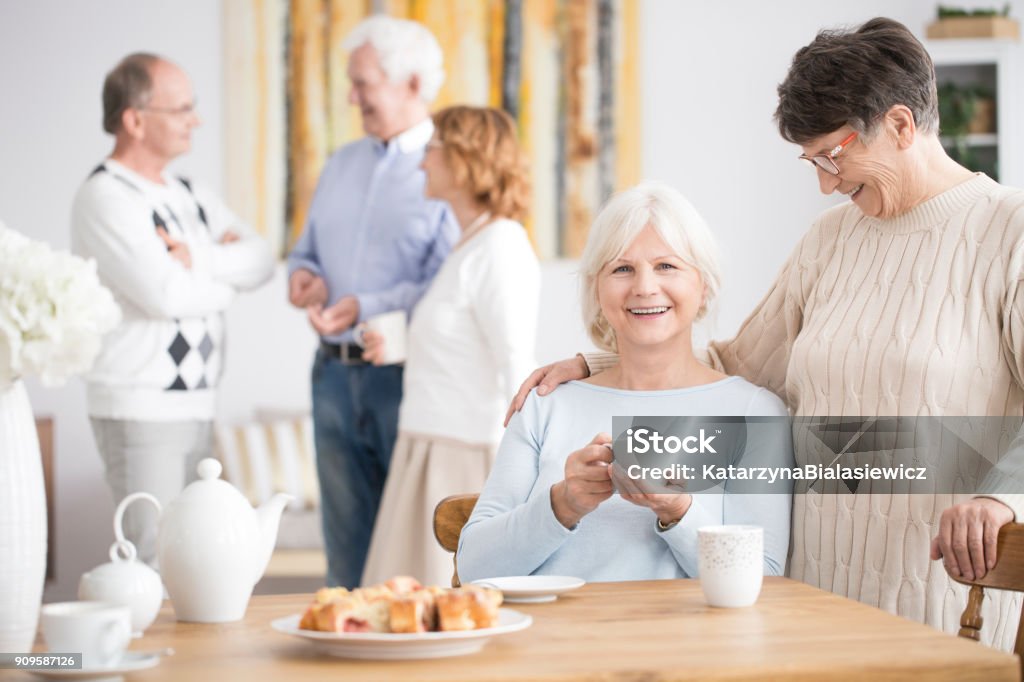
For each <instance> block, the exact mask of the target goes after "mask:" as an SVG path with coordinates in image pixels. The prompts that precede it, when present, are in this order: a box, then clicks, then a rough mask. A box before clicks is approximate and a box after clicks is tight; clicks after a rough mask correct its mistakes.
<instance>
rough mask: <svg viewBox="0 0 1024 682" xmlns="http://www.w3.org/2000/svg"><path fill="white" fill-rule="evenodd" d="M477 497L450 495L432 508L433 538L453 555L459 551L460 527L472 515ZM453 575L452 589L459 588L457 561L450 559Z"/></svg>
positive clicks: (453, 558)
mask: <svg viewBox="0 0 1024 682" xmlns="http://www.w3.org/2000/svg"><path fill="white" fill-rule="evenodd" d="M478 497H480V496H479V495H451V496H449V497H446V498H444V499H443V500H441V501H440V502H438V503H437V506H436V507H435V508H434V537H435V538H437V541H438V543H439V544H440V545H441V546H442V547H444V548H445V549H446V550H448V551H449V552H452V553H455V552H457V551H458V549H459V536H460V535H461V534H462V527H463V526H465V525H466V521H469V515H470V514H472V513H473V507H475V506H476V500H477V498H478ZM452 565H453V566H454V571H455V572H454V573H453V574H452V587H459V586H460V585H461V584H462V583H461V582H459V561H458V558H457V557H454V556H453V557H452Z"/></svg>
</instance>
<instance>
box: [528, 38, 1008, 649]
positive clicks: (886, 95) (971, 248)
mask: <svg viewBox="0 0 1024 682" xmlns="http://www.w3.org/2000/svg"><path fill="white" fill-rule="evenodd" d="M778 93H779V103H778V108H777V110H776V112H775V118H776V121H777V123H778V126H779V131H780V133H781V134H782V136H783V137H784V138H785V139H786V140H788V141H790V142H793V143H795V144H797V145H799V146H800V147H801V148H802V149H803V154H801V155H800V158H801V159H804V160H805V161H808V162H809V163H810V164H812V166H811V167H812V169H813V170H814V171H815V172H816V174H817V180H818V183H819V184H820V186H821V191H822V192H823V193H825V194H831V193H834V192H839V193H841V194H844V195H846V196H847V197H849V201H846V202H844V203H842V204H840V205H839V206H836V207H834V208H832V209H829V210H828V211H826V212H825V213H823V214H822V215H821V216H820V217H819V218H818V220H817V221H816V222H815V224H814V225H813V226H812V227H811V230H810V231H809V233H808V234H807V235H806V236H805V237H804V238H803V239H802V240H801V241H800V243H799V244H798V245H797V247H796V249H795V250H794V252H793V254H792V255H791V257H790V258H789V261H788V262H787V263H786V265H785V266H784V268H783V270H782V272H781V274H780V275H779V276H778V278H777V279H776V281H775V283H774V284H773V285H772V287H771V289H770V290H769V292H768V294H767V296H766V297H765V298H764V300H762V301H761V303H760V304H759V305H758V306H757V308H756V309H755V310H754V311H753V313H752V314H751V315H750V317H749V318H748V319H747V320H746V321H745V322H744V323H743V325H742V326H741V327H740V330H739V332H738V334H737V335H736V337H735V338H733V339H732V340H730V341H726V342H722V343H714V344H712V345H711V347H710V356H711V361H712V362H713V366H715V367H716V368H720V369H722V370H724V371H726V372H730V373H735V374H738V375H740V376H742V377H744V378H746V379H747V380H749V381H751V382H753V383H755V384H758V385H762V386H766V387H767V388H769V389H771V390H772V391H774V392H775V393H776V394H777V395H779V396H781V397H783V398H784V399H785V401H786V402H787V404H788V406H789V408H790V410H791V411H792V412H793V413H794V414H795V415H796V416H798V417H799V416H802V415H807V416H825V415H861V416H866V417H875V416H897V417H916V416H954V415H992V416H1000V417H1003V416H1006V417H1014V418H1020V417H1021V416H1022V415H1024V192H1022V191H1019V190H1016V189H1010V188H1008V187H1003V186H1001V185H999V184H998V183H996V182H995V181H993V180H992V179H991V178H988V177H986V176H985V175H983V174H981V173H972V172H971V171H969V170H967V169H966V168H963V167H962V166H960V165H958V164H957V163H956V162H955V161H953V160H952V159H951V158H950V157H949V156H948V155H947V154H946V152H945V151H944V150H943V147H942V145H941V143H940V141H939V137H938V134H939V116H938V102H937V97H936V85H935V71H934V68H933V66H932V61H931V58H930V57H929V56H928V53H927V52H926V51H925V49H924V47H923V46H922V45H921V43H920V42H919V41H918V40H917V39H916V38H915V37H914V36H913V35H912V34H911V32H910V31H909V30H908V29H907V28H906V27H905V26H903V25H901V24H899V23H897V22H895V21H892V20H890V19H884V18H878V19H872V20H871V21H868V22H867V23H865V24H864V25H862V26H860V27H859V28H857V29H855V30H849V31H847V30H841V31H822V32H821V33H819V34H818V36H817V37H816V38H815V39H814V40H813V41H812V42H811V43H810V44H809V45H807V46H806V47H804V48H802V49H801V50H799V51H798V52H797V53H796V56H795V57H794V59H793V63H792V65H791V67H790V70H789V73H788V74H787V75H786V78H785V80H784V81H783V82H782V84H781V85H780V86H779V88H778ZM588 360H589V369H588V367H587V366H586V365H585V364H584V362H583V361H581V360H579V359H575V360H569V361H563V362H561V363H558V364H556V365H552V366H549V367H547V368H542V369H540V370H537V372H535V373H534V374H533V375H531V377H530V378H529V379H528V380H527V382H526V384H525V385H524V389H527V390H528V388H529V387H532V386H534V385H536V384H537V383H538V382H540V381H541V378H543V383H542V386H541V387H540V391H539V392H540V393H542V394H543V393H546V392H547V391H549V390H551V389H553V388H554V387H555V386H557V384H558V383H559V382H561V381H565V380H567V379H571V378H579V377H582V376H587V374H589V373H590V371H593V372H598V371H600V370H601V369H602V368H603V367H607V366H608V364H609V362H613V360H610V359H609V358H589V359H588ZM598 376H600V375H598ZM522 395H524V393H523V391H522V390H521V392H520V395H519V396H517V401H516V402H514V403H513V405H514V406H516V405H519V404H521V402H522V401H521V397H522ZM796 458H797V462H798V463H803V462H804V461H806V458H807V452H805V451H802V449H801V444H800V442H799V440H798V442H797V443H796ZM1007 459H1008V460H1009V464H1008V465H1007V466H1005V467H1004V470H1005V471H1008V472H1009V474H1010V476H1009V478H1010V479H1011V481H1012V479H1016V481H1015V482H1011V483H1009V484H1005V483H1004V484H1001V487H1000V485H996V486H994V487H993V488H991V490H987V489H985V488H984V487H983V486H980V487H977V488H975V489H974V490H973V491H971V492H972V493H973V494H970V495H954V494H952V492H951V490H950V489H947V491H946V494H943V493H942V491H938V493H936V494H913V495H898V494H891V493H889V494H887V493H878V494H856V495H838V494H825V495H822V494H817V493H814V492H809V493H807V494H806V495H797V496H796V498H795V500H794V509H793V533H792V537H793V547H792V555H791V559H790V575H791V576H792V577H794V578H797V579H800V580H804V581H806V582H808V583H811V584H813V585H817V586H819V587H821V588H823V589H827V590H831V591H833V592H836V593H838V594H841V595H844V596H847V597H850V598H853V599H857V600H859V601H862V602H864V603H867V604H872V605H875V606H879V607H881V608H884V609H886V610H888V611H891V612H893V613H897V614H900V615H902V616H905V617H907V618H912V619H914V620H918V621H922V622H925V623H928V624H931V625H933V626H935V627H940V628H943V629H945V630H947V631H950V632H955V631H956V628H957V626H958V617H959V614H960V613H961V611H962V610H963V606H964V604H965V603H966V596H967V593H966V589H965V588H963V587H962V586H960V585H957V584H955V583H953V582H952V581H951V580H950V578H949V575H947V571H948V573H949V574H952V575H953V576H957V577H961V576H962V577H964V578H966V579H968V580H970V579H974V578H979V577H981V576H983V575H984V574H985V572H986V571H987V570H988V569H990V568H991V567H992V566H993V565H994V563H995V560H996V542H995V539H996V536H997V534H998V530H999V528H1000V527H1001V526H1002V525H1004V524H1006V523H1008V522H1011V521H1013V520H1014V519H1015V518H1016V519H1017V520H1019V521H1020V520H1024V495H1021V494H1020V493H1021V492H1022V491H1024V485H1021V484H1020V482H1019V481H1020V471H1019V467H1015V466H1013V463H1014V461H1015V458H1013V457H1008V458H1007ZM1004 464H1007V461H1006V460H1004V461H1003V462H1001V463H1000V466H1004ZM983 491H984V493H985V494H980V493H982V492H983ZM929 556H930V557H931V559H940V558H941V559H942V561H943V564H944V566H943V564H940V563H938V562H937V561H935V562H929ZM943 568H945V569H946V570H943ZM984 612H985V620H986V624H994V625H995V627H991V628H986V629H985V631H983V634H982V637H983V638H986V639H989V640H991V639H992V638H993V633H994V634H995V643H996V644H997V645H998V646H1001V647H1003V648H1008V647H1009V646H1010V645H1012V638H1013V632H1014V630H1015V624H1016V622H1017V620H1016V619H1017V615H1018V614H1019V613H1020V599H1019V598H1017V597H1011V596H1010V595H1008V594H1007V593H1000V594H996V595H994V597H993V598H992V599H986V600H985V611H984Z"/></svg>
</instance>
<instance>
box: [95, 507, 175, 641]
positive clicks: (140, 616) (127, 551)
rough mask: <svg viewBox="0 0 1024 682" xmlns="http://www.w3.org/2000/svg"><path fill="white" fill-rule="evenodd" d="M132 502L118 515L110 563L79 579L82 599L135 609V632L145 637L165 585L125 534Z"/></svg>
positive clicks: (162, 598) (120, 509) (158, 608)
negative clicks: (124, 524)
mask: <svg viewBox="0 0 1024 682" xmlns="http://www.w3.org/2000/svg"><path fill="white" fill-rule="evenodd" d="M131 502H132V500H129V499H125V500H123V501H122V502H121V504H119V505H118V506H117V512H116V513H115V514H114V537H115V542H114V544H113V545H111V546H110V563H107V564H103V565H101V566H97V567H96V568H94V569H92V570H91V571H89V572H88V573H86V574H84V575H83V576H82V578H81V580H80V581H79V582H78V598H79V599H82V600H85V601H103V602H112V603H114V604H120V605H121V606H127V607H128V608H130V609H131V612H132V632H133V633H134V635H135V636H136V637H141V636H142V633H143V631H144V630H145V629H146V628H148V627H149V626H150V625H152V624H153V621H154V620H155V619H156V615H157V613H158V612H159V611H160V604H161V603H162V602H163V600H164V587H163V585H161V584H160V576H159V575H157V572H156V571H154V570H153V569H152V568H150V567H149V566H147V565H146V564H144V563H142V562H141V561H137V560H136V555H137V553H136V550H135V545H133V544H132V543H131V542H129V541H128V540H126V539H125V537H124V532H123V530H122V528H121V520H122V518H123V517H124V510H125V507H127V506H128V505H129V504H131ZM153 502H156V500H155V499H154V500H153ZM159 507H160V505H159V504H157V508H158V509H159Z"/></svg>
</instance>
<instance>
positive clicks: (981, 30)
mask: <svg viewBox="0 0 1024 682" xmlns="http://www.w3.org/2000/svg"><path fill="white" fill-rule="evenodd" d="M938 14H939V16H938V20H937V21H935V22H933V23H931V24H929V25H928V30H927V36H928V38H929V39H944V38H1011V39H1013V40H1017V39H1019V38H1020V25H1019V24H1018V23H1017V20H1016V19H1011V18H1010V16H1009V15H1010V4H1009V3H1006V4H1005V5H1003V7H1002V9H999V10H996V9H974V10H966V9H962V8H959V7H945V6H943V5H939V12H938Z"/></svg>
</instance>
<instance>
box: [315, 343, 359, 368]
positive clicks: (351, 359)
mask: <svg viewBox="0 0 1024 682" xmlns="http://www.w3.org/2000/svg"><path fill="white" fill-rule="evenodd" d="M320 352H321V353H323V354H324V355H326V356H327V357H329V358H331V359H334V360H338V361H339V362H341V364H343V365H367V364H369V363H368V362H366V360H363V347H362V346H360V345H358V344H355V343H327V342H326V341H321V342H320Z"/></svg>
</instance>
